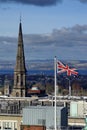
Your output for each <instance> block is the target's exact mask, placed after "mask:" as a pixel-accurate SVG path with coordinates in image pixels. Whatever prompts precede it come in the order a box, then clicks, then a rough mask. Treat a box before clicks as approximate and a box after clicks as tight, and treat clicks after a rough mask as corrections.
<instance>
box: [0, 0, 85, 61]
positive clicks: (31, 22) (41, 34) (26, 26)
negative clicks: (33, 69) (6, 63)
mask: <svg viewBox="0 0 87 130" xmlns="http://www.w3.org/2000/svg"><path fill="white" fill-rule="evenodd" d="M86 12H87V0H73V1H72V0H42V1H39V0H33V1H32V0H7V2H6V1H5V0H3V2H2V0H0V60H16V53H17V38H18V26H19V22H20V15H21V21H22V26H23V38H24V48H25V59H26V60H39V59H41V60H44V59H53V58H54V56H57V58H58V59H59V60H61V59H63V60H87V56H86V55H87V16H86Z"/></svg>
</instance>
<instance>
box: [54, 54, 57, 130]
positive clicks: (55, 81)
mask: <svg viewBox="0 0 87 130" xmlns="http://www.w3.org/2000/svg"><path fill="white" fill-rule="evenodd" d="M56 67H57V66H56V56H55V58H54V86H55V103H54V104H55V106H54V124H55V130H56V128H57V127H56V86H57V85H56V83H57V80H56Z"/></svg>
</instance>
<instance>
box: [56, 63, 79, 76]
mask: <svg viewBox="0 0 87 130" xmlns="http://www.w3.org/2000/svg"><path fill="white" fill-rule="evenodd" d="M75 70H76V68H70V67H69V66H68V65H64V64H62V63H61V62H60V61H58V62H57V73H64V72H67V75H68V76H71V75H72V74H73V75H77V74H78V72H76V71H75Z"/></svg>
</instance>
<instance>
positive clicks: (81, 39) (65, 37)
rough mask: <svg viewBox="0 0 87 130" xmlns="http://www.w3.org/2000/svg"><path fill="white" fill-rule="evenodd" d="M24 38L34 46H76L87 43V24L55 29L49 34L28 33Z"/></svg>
mask: <svg viewBox="0 0 87 130" xmlns="http://www.w3.org/2000/svg"><path fill="white" fill-rule="evenodd" d="M24 40H25V41H26V43H27V44H32V45H34V46H37V45H41V46H49V45H53V46H67V47H71V46H75V45H80V46H81V45H82V46H85V45H86V44H87V25H83V26H81V25H78V24H77V25H75V26H73V27H71V28H66V27H63V28H61V29H54V30H53V31H52V32H51V33H49V34H29V35H28V34H26V35H24Z"/></svg>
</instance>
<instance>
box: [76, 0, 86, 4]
mask: <svg viewBox="0 0 87 130" xmlns="http://www.w3.org/2000/svg"><path fill="white" fill-rule="evenodd" d="M78 1H80V2H81V3H87V0H78Z"/></svg>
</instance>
